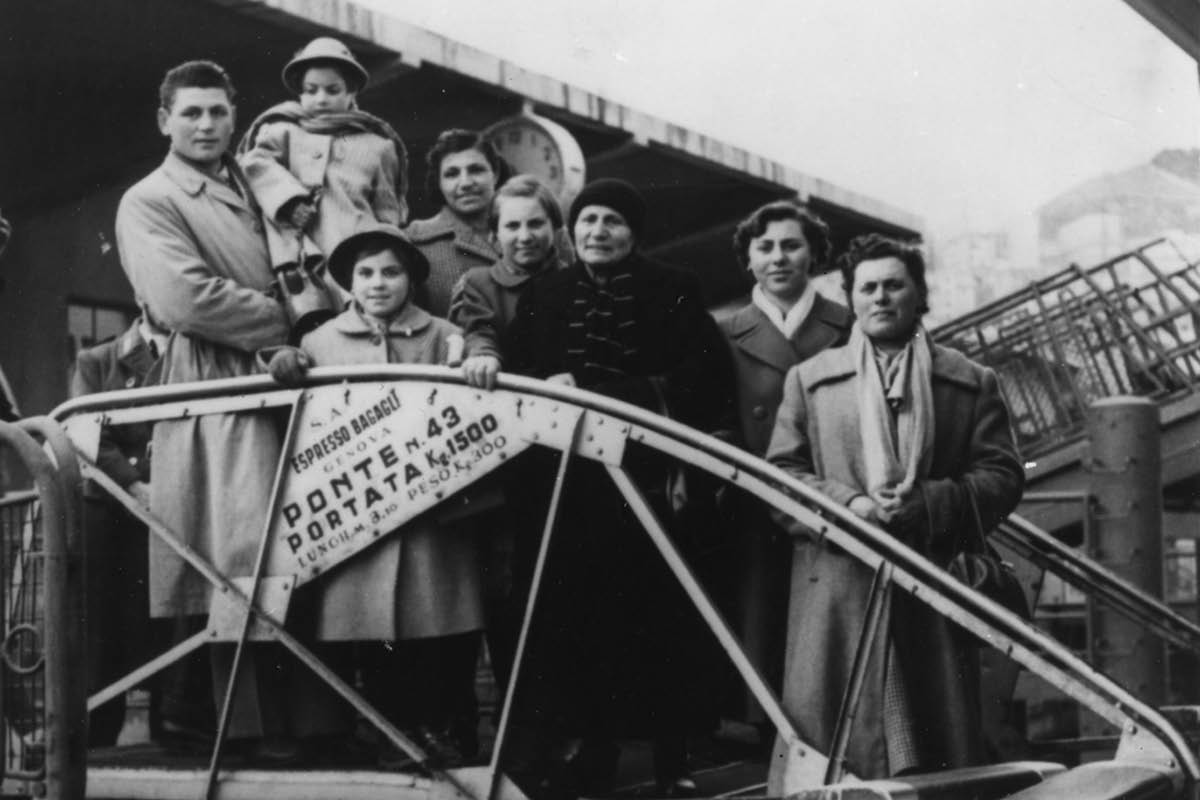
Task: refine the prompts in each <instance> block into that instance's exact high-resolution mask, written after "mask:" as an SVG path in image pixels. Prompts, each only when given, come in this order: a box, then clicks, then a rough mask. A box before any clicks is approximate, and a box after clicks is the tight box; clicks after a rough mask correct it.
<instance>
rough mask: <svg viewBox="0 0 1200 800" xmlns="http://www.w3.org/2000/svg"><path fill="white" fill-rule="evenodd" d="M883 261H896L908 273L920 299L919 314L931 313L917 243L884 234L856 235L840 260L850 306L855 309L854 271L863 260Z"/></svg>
mask: <svg viewBox="0 0 1200 800" xmlns="http://www.w3.org/2000/svg"><path fill="white" fill-rule="evenodd" d="M880 258H895V259H898V260H899V261H900V263H902V264H903V265H904V268H905V269H906V270H908V276H909V277H910V278H912V280H913V283H914V284H915V285H916V287H917V294H918V295H919V296H920V305H919V306H917V313H918V314H924V313H925V312H927V311H928V310H929V285H928V284H927V283H926V282H925V256H924V255H922V254H921V248H920V247H918V246H917V244H916V243H915V242H904V241H901V240H899V239H893V238H891V237H890V236H884V235H883V234H881V233H868V234H867V235H865V236H856V237H854V239H853V240H851V242H850V247H849V248H848V249H847V250H846V252H845V254H844V255H843V256H842V258H841V271H842V285H843V288H845V290H846V299H847V300H848V301H849V302H850V307H851V308H853V307H854V298H853V297H851V293H852V292H853V291H854V271H855V270H856V269H857V268H858V265H859V264H861V263H862V262H864V261H875V260H876V259H880Z"/></svg>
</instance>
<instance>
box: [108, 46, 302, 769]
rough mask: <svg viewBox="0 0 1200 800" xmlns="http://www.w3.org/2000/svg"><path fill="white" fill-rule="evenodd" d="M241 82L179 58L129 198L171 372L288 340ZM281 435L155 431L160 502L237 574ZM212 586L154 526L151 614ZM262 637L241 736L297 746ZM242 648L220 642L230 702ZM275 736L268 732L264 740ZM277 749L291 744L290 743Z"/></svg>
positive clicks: (198, 422) (186, 423) (253, 536)
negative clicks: (236, 141) (159, 150)
mask: <svg viewBox="0 0 1200 800" xmlns="http://www.w3.org/2000/svg"><path fill="white" fill-rule="evenodd" d="M233 97H234V90H233V86H232V85H231V83H230V81H229V78H228V76H227V75H226V74H225V72H224V70H222V69H221V68H220V67H219V66H217V65H216V64H213V63H212V62H207V61H191V62H187V63H185V64H181V65H179V66H178V67H175V68H174V69H172V70H170V71H169V72H168V73H167V74H166V77H165V78H164V80H163V84H162V86H161V88H160V103H161V105H160V108H159V109H158V124H159V129H160V130H161V131H162V134H163V135H164V136H165V137H166V138H167V139H168V140H169V142H170V149H169V152H168V153H167V157H166V159H165V160H164V161H163V163H162V165H161V166H159V167H158V168H157V169H155V170H154V171H153V172H151V173H150V174H149V175H148V176H146V177H145V178H143V179H142V180H141V181H139V182H138V183H137V184H136V185H134V186H133V187H132V188H131V189H129V191H127V192H126V193H125V195H124V197H122V199H121V204H120V207H119V209H118V211H117V245H118V248H119V249H120V253H121V262H122V264H123V266H124V269H125V271H126V273H127V274H128V276H129V280H130V282H131V283H132V284H133V287H134V289H135V291H136V292H137V294H138V295H139V296H140V297H142V298H143V299H144V300H145V302H146V304H147V306H148V307H149V309H150V311H151V312H152V313H153V314H154V316H155V317H156V318H157V319H159V320H161V321H162V323H163V324H164V325H165V326H166V327H168V328H169V329H170V330H171V331H173V334H172V336H171V338H170V340H169V342H168V344H167V347H166V352H165V353H163V374H162V383H164V384H172V383H182V382H186V381H198V380H211V379H220V378H230V377H236V376H241V375H250V374H253V373H254V372H256V371H257V369H256V362H255V353H256V351H258V350H259V349H260V348H263V347H269V346H272V345H280V344H283V343H284V342H285V341H286V339H287V336H288V321H287V316H286V313H285V311H284V308H283V306H282V305H281V304H280V303H279V302H278V301H277V300H276V299H274V298H273V297H272V296H271V295H269V294H268V290H269V289H270V287H271V284H272V281H273V276H272V273H271V262H270V258H269V256H268V254H267V245H266V240H265V238H264V232H263V227H262V222H261V220H260V218H259V214H258V213H257V208H256V207H255V206H254V205H253V201H252V199H251V195H250V192H249V191H248V189H247V187H246V184H245V182H244V178H243V177H242V176H241V174H240V172H239V171H238V169H237V166H236V165H235V164H234V162H233V160H232V158H230V157H229V156H228V155H227V154H226V151H227V149H228V146H229V141H230V137H231V136H232V134H233V128H234V105H233ZM280 447H281V436H280V433H279V430H278V427H277V425H276V424H275V422H274V421H273V420H272V419H271V418H269V417H267V416H265V415H263V414H253V413H250V414H247V413H242V414H210V415H205V416H201V417H197V418H190V419H183V420H172V421H166V422H159V423H158V424H157V425H155V430H154V437H153V453H154V480H153V481H152V482H151V488H150V508H151V511H152V512H153V513H154V514H155V516H157V517H158V518H159V519H161V520H162V521H163V522H164V523H166V524H167V525H168V526H169V527H170V528H171V529H172V530H173V531H175V532H176V534H177V535H178V536H179V537H180V538H181V539H182V541H183V542H185V543H186V544H188V545H190V546H191V547H192V548H194V549H195V550H196V551H197V552H198V553H199V554H200V555H202V556H203V557H205V558H207V559H210V560H211V562H212V563H213V565H214V566H215V567H216V568H217V569H218V570H220V571H221V572H222V573H223V574H225V575H226V576H229V577H237V576H249V575H250V574H251V573H252V571H253V564H254V559H255V556H256V553H257V550H258V547H259V542H260V539H261V537H262V535H263V526H264V524H265V521H266V520H265V517H266V512H267V506H268V499H269V497H270V492H271V485H272V481H273V478H274V472H275V467H276V462H277V460H278V457H279V450H280ZM211 594H212V592H211V587H210V586H209V585H208V583H207V581H205V580H204V579H203V578H202V577H201V576H200V574H199V573H197V572H196V571H195V570H194V569H192V568H191V567H190V566H188V565H186V564H185V562H183V561H182V560H181V559H179V558H178V557H177V556H176V555H175V554H174V553H173V552H171V551H170V550H169V549H168V548H167V546H166V545H165V544H163V543H162V542H161V541H158V540H157V539H155V538H153V537H152V539H151V550H150V613H151V615H152V616H158V617H163V616H177V615H204V614H207V613H208V610H209V598H210V596H211ZM266 647H270V646H269V645H262V646H252V647H251V648H250V649H249V650H248V651H247V652H248V654H249V656H250V658H248V659H246V660H245V661H244V662H243V663H244V664H246V667H247V669H246V671H245V672H243V673H242V676H241V677H240V678H239V684H238V685H239V688H238V692H237V696H236V699H235V704H234V707H233V714H232V716H231V720H230V728H229V736H230V737H231V738H232V739H243V740H246V741H247V742H257V743H258V744H257V746H258V749H259V751H260V754H261V755H264V756H265V757H271V755H272V754H271V753H270V752H265V753H264V752H261V751H263V750H266V751H270V750H271V749H272V748H271V747H270V746H269V745H268V743H271V742H277V743H278V742H283V744H279V745H277V746H276V747H275V748H274V749H276V750H283V751H286V750H287V749H288V744H287V743H286V742H287V740H286V738H285V737H287V736H289V735H292V734H296V735H302V736H303V735H311V733H312V731H307V732H306V731H303V730H296V729H295V728H296V725H297V724H303V723H296V722H295V720H294V719H291V720H289V719H287V718H286V714H285V710H284V709H285V708H286V707H287V706H288V705H289V704H285V703H284V702H283V701H282V697H276V698H275V699H272V697H271V696H270V695H271V694H273V693H277V692H279V691H280V690H279V688H278V687H279V686H280V684H281V681H280V680H279V677H280V676H279V675H277V674H269V673H274V672H275V670H276V668H277V664H276V660H277V657H276V656H274V655H268V651H266V650H265V649H264V648H266ZM231 654H232V647H231V646H229V645H216V646H213V671H214V676H213V678H214V679H213V683H214V693H215V697H216V699H217V707H218V708H220V701H221V698H222V697H223V695H224V690H225V685H226V683H227V681H228V678H229V672H230V667H231ZM263 745H268V746H266V747H264V746H263ZM276 755H280V756H283V755H284V753H278V754H276Z"/></svg>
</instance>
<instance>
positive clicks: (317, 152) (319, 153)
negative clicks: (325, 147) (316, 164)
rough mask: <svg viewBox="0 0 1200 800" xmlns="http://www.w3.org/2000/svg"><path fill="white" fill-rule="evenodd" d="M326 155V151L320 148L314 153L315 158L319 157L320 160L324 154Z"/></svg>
mask: <svg viewBox="0 0 1200 800" xmlns="http://www.w3.org/2000/svg"><path fill="white" fill-rule="evenodd" d="M324 155H325V154H324V153H322V152H321V151H320V150H318V151H316V152H315V153H313V158H315V159H318V160H319V159H320V158H321V157H322V156H324Z"/></svg>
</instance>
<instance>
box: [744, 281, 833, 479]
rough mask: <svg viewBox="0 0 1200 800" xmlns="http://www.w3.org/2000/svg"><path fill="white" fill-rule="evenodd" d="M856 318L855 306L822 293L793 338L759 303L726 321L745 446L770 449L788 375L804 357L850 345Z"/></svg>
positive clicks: (759, 452)
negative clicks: (772, 320) (768, 444)
mask: <svg viewBox="0 0 1200 800" xmlns="http://www.w3.org/2000/svg"><path fill="white" fill-rule="evenodd" d="M853 322H854V320H853V318H852V317H851V316H850V311H849V309H847V308H846V307H845V306H842V305H839V304H838V303H835V302H833V301H832V300H829V299H828V298H826V297H824V296H822V295H817V297H816V299H815V300H814V301H813V307H812V310H811V311H810V312H809V314H808V316H807V317H806V318H805V319H804V322H802V323H801V324H800V327H799V328H798V329H797V330H796V332H795V333H794V334H792V336H791V337H790V338H789V337H785V336H784V335H783V332H782V331H780V330H779V328H777V327H776V326H775V324H774V323H772V322H771V320H769V319H767V315H766V314H764V313H763V312H762V309H760V308H759V307H758V306H756V305H754V303H747V304H746V305H745V306H743V307H742V308H740V309H739V310H738V311H736V312H734V313H733V314H732V315H730V316H728V317H726V318H725V319H723V320H721V323H720V324H721V331H722V333H724V334H725V338H726V339H728V340H729V346H730V349H731V352H732V353H733V366H734V370H735V373H736V379H737V389H738V423H739V430H740V433H741V441H740V444H741V445H742V447H744V448H745V449H746V450H749V451H750V452H751V453H754V455H756V456H761V455H763V454H765V453H766V452H767V443H768V442H770V441H771V431H772V430H773V429H774V428H775V412H776V411H778V410H779V401H780V400H782V399H783V379H784V376H785V375H787V372H788V370H789V369H791V368H792V367H794V366H795V365H797V364H799V363H800V362H801V361H806V360H807V359H809V358H811V357H812V356H814V355H816V354H817V353H819V352H821V351H822V350H824V349H826V348H828V347H836V346H838V345H842V344H845V343H846V340H847V339H848V338H849V336H850V326H851V324H852V323H853Z"/></svg>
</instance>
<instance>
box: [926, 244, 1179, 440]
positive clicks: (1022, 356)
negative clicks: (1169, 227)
mask: <svg viewBox="0 0 1200 800" xmlns="http://www.w3.org/2000/svg"><path fill="white" fill-rule="evenodd" d="M1193 251H1196V252H1193ZM1198 253H1200V251H1197V248H1196V246H1195V243H1194V242H1192V241H1191V240H1187V239H1175V238H1172V239H1158V240H1155V241H1153V242H1150V243H1148V244H1146V245H1143V246H1142V247H1139V248H1137V249H1135V250H1132V251H1130V252H1128V253H1125V254H1123V255H1120V256H1117V257H1116V258H1113V259H1110V260H1108V261H1105V262H1104V263H1102V264H1099V265H1097V266H1094V267H1091V268H1088V269H1084V268H1081V267H1079V266H1077V265H1071V266H1069V267H1067V268H1066V269H1064V270H1061V271H1060V272H1057V273H1055V274H1053V275H1050V276H1049V277H1046V278H1043V279H1041V280H1038V281H1034V282H1033V283H1031V284H1030V285H1029V286H1027V287H1025V288H1024V289H1022V290H1020V291H1017V292H1014V293H1013V294H1010V295H1007V296H1006V297H1003V298H1001V299H999V300H996V301H994V302H992V303H989V304H988V305H986V306H983V307H982V308H980V309H978V310H976V311H973V312H971V313H970V314H967V315H965V316H963V317H960V318H958V319H956V320H953V321H951V322H949V323H946V324H944V325H941V326H939V327H938V328H936V329H934V330H933V331H932V336H933V337H934V339H936V340H937V341H938V342H939V343H940V344H943V345H946V346H948V347H953V348H955V349H958V350H961V351H962V352H963V353H965V354H966V355H968V356H969V357H971V358H973V359H975V360H976V361H979V362H981V363H983V364H986V365H987V366H989V367H992V368H993V369H994V370H996V373H997V375H998V377H999V381H1000V388H1001V390H1002V391H1003V392H1004V397H1005V399H1006V400H1007V401H1008V405H1009V409H1010V410H1011V412H1012V419H1013V427H1014V430H1015V431H1016V434H1017V437H1018V441H1019V444H1020V446H1021V452H1022V453H1023V454H1024V455H1025V456H1026V457H1034V456H1038V455H1041V454H1043V453H1045V452H1047V451H1049V450H1053V449H1055V448H1058V447H1060V446H1062V445H1064V444H1066V443H1068V442H1071V441H1074V440H1076V439H1078V438H1079V437H1080V436H1081V435H1082V434H1083V430H1084V423H1085V420H1086V415H1087V409H1088V406H1089V405H1090V404H1091V403H1092V402H1094V401H1096V400H1099V399H1101V398H1104V397H1112V396H1116V395H1142V396H1148V397H1154V398H1158V399H1160V400H1167V399H1169V398H1172V397H1174V396H1177V395H1181V394H1189V393H1192V392H1195V391H1196V388H1197V385H1198V381H1200V258H1198V257H1197V255H1198Z"/></svg>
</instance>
